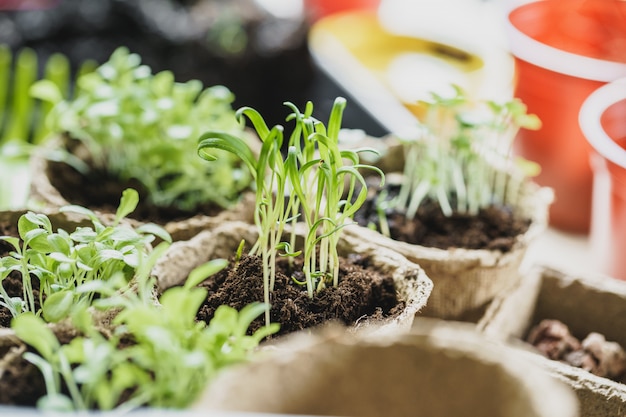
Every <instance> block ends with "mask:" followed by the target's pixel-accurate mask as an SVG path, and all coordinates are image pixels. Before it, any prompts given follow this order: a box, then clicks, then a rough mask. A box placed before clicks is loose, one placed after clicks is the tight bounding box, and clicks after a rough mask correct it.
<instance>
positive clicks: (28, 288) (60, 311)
mask: <svg viewBox="0 0 626 417" xmlns="http://www.w3.org/2000/svg"><path fill="white" fill-rule="evenodd" d="M137 202H138V197H137V192H136V191H135V190H133V189H127V190H125V191H124V192H123V194H122V198H121V200H120V206H119V209H118V212H117V216H116V219H115V223H114V224H113V225H110V226H106V225H104V224H103V223H102V222H101V221H100V220H99V219H98V217H97V216H96V215H95V213H93V212H92V211H91V210H88V209H86V208H84V207H79V206H67V207H65V208H63V209H62V211H64V212H67V211H72V212H75V213H79V214H82V215H85V216H86V217H87V218H89V220H90V221H91V223H92V226H91V227H77V228H76V229H75V230H74V231H72V232H67V231H65V230H63V229H58V230H57V231H54V230H53V227H52V223H51V222H50V219H49V218H48V216H46V215H45V214H39V213H34V212H27V213H26V214H24V215H22V216H20V218H19V220H18V233H19V238H17V237H10V236H2V237H0V239H3V240H5V241H6V242H8V243H9V244H11V246H12V247H13V248H14V251H12V252H11V253H10V254H9V255H7V256H5V257H2V258H0V305H2V306H4V307H6V308H8V309H9V311H10V312H11V314H12V315H13V316H14V317H15V316H18V315H20V314H22V313H25V312H32V313H34V314H37V315H39V314H43V317H44V318H45V319H46V320H47V321H50V322H56V321H60V320H61V319H63V318H65V317H67V316H68V315H69V314H70V312H71V309H72V308H73V307H74V306H75V305H76V304H81V303H85V304H87V305H89V304H90V303H91V301H92V299H93V296H94V292H89V291H85V290H84V285H86V284H87V283H90V282H93V281H98V282H99V281H106V280H107V279H109V278H111V277H113V276H115V275H116V274H122V275H123V276H124V277H125V278H126V280H129V279H130V278H131V277H132V275H133V273H134V271H135V270H136V268H138V267H139V265H140V263H141V262H142V261H143V259H145V258H146V257H147V256H148V253H147V252H148V245H149V243H150V242H152V241H153V240H154V239H155V236H156V234H153V233H152V232H153V231H157V229H158V236H159V237H161V238H165V240H167V239H168V234H167V232H165V231H164V230H162V229H161V228H158V227H157V226H154V225H152V226H150V227H144V228H143V229H142V228H138V229H133V228H131V227H130V226H128V225H124V224H122V223H121V221H122V219H123V218H124V217H125V216H126V215H127V214H129V213H131V212H132V211H133V210H134V209H135V207H136V205H137ZM13 271H17V272H19V273H20V274H21V276H22V285H23V296H22V297H21V298H20V299H16V298H14V297H13V298H12V297H9V295H8V294H7V292H6V290H5V289H4V287H3V285H2V281H3V280H4V279H5V278H6V277H7V276H8V275H9V273H11V272H13ZM33 277H34V278H36V279H37V280H38V282H39V296H38V297H36V296H35V293H34V291H33V284H32V279H33ZM79 288H83V290H82V291H77V289H79Z"/></svg>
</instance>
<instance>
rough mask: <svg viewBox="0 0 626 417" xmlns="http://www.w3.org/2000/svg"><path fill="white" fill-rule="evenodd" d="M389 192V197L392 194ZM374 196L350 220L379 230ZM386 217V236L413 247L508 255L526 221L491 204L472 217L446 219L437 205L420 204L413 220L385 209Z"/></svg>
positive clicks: (462, 215) (524, 229)
mask: <svg viewBox="0 0 626 417" xmlns="http://www.w3.org/2000/svg"><path fill="white" fill-rule="evenodd" d="M393 192H397V191H396V190H392V192H390V195H393V194H392V193H393ZM377 198H378V194H377V192H376V190H375V191H374V192H371V193H370V195H369V196H368V199H367V200H366V202H365V203H364V204H363V206H362V207H361V209H360V210H359V211H358V212H357V214H356V216H355V218H354V220H355V221H356V222H357V223H359V224H360V225H361V226H367V227H372V226H373V227H375V228H376V230H379V231H380V222H379V215H378V212H377V210H376V201H377ZM385 214H386V218H387V222H388V225H389V232H390V237H391V238H392V239H394V240H398V241H402V242H407V243H411V244H415V245H421V246H427V247H433V248H440V249H449V248H465V249H487V250H499V251H502V252H508V251H510V250H511V248H512V247H513V245H514V244H515V241H516V238H517V237H518V236H519V235H521V234H523V233H525V232H526V231H527V230H528V227H529V226H530V219H526V218H520V217H519V216H515V215H514V213H513V210H512V208H511V207H509V206H503V205H491V206H489V207H487V208H484V209H481V210H480V211H479V212H478V213H477V214H476V215H470V214H467V213H459V212H456V211H455V212H453V213H452V215H450V216H446V215H444V214H443V212H442V211H441V207H440V206H439V203H437V202H436V201H433V200H426V201H424V202H423V203H422V204H421V205H420V207H419V209H418V211H417V214H416V215H415V217H414V218H413V219H409V218H407V217H406V216H405V215H404V213H403V212H400V211H398V210H387V211H386V213H385Z"/></svg>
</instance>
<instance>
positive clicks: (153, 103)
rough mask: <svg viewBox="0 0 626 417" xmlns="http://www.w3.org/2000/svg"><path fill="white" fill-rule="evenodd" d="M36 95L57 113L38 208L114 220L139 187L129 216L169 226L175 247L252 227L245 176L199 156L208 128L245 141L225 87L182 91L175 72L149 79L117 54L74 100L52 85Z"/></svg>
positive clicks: (38, 167) (36, 186) (128, 57)
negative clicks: (245, 221) (86, 211)
mask: <svg viewBox="0 0 626 417" xmlns="http://www.w3.org/2000/svg"><path fill="white" fill-rule="evenodd" d="M34 91H36V92H38V93H37V94H38V96H39V98H41V99H42V100H47V101H49V102H53V103H54V104H55V105H54V107H53V109H52V110H51V112H50V114H49V115H48V122H49V125H50V126H51V129H52V131H51V134H52V135H55V139H54V140H52V141H49V142H48V143H46V144H45V145H43V146H41V147H40V149H39V150H38V152H37V153H36V155H35V156H34V157H33V158H32V177H33V178H32V185H31V191H32V193H31V195H32V196H31V198H32V199H33V200H34V201H35V202H40V203H41V204H42V205H44V206H47V207H61V206H64V205H67V204H76V205H80V206H84V207H89V208H91V209H93V210H96V211H100V212H112V211H114V210H115V207H116V204H117V201H116V200H117V198H118V196H119V194H120V192H121V191H122V190H123V189H125V188H128V187H131V188H135V189H137V190H138V192H139V195H140V201H139V206H138V207H137V210H135V211H134V212H133V213H132V214H131V216H132V217H133V218H134V219H136V220H138V221H140V222H151V223H157V224H161V225H163V226H164V227H165V228H166V230H168V232H169V233H170V235H171V236H172V237H173V239H175V240H176V239H182V238H186V237H189V236H191V235H193V234H194V233H195V232H196V231H197V230H199V229H201V228H203V227H207V225H211V224H215V223H219V222H220V221H222V220H224V219H230V218H246V216H248V217H249V218H250V220H251V213H250V212H249V211H246V207H247V206H249V205H246V204H243V203H242V201H245V196H246V195H247V194H246V191H247V190H249V189H250V186H251V182H252V178H251V177H250V175H249V173H248V171H247V170H246V169H245V168H244V167H242V166H241V164H240V163H239V161H237V160H235V158H234V157H231V156H229V155H228V154H227V155H224V156H223V157H222V158H220V159H219V161H218V162H216V163H215V164H206V163H204V162H203V161H202V160H201V159H200V158H198V157H197V155H196V150H195V143H196V140H197V138H198V137H199V136H200V134H201V133H202V132H204V131H205V130H208V129H219V130H223V131H225V132H231V133H237V134H242V135H244V136H245V134H246V133H244V130H243V127H241V126H240V125H239V124H238V122H237V120H236V118H235V113H234V111H233V109H232V108H231V103H232V99H233V96H232V93H231V92H230V91H229V90H228V89H226V88H225V87H221V86H216V87H210V88H207V89H204V90H203V89H202V85H201V84H200V82H198V81H189V82H186V83H177V82H175V81H174V76H173V74H172V73H171V72H169V71H163V72H160V73H158V74H152V72H151V70H150V68H148V67H147V66H145V65H142V64H141V59H140V57H139V56H138V55H136V54H132V53H130V52H129V51H128V50H127V49H125V48H120V49H117V50H116V51H115V52H114V53H113V54H112V55H111V57H110V59H109V61H107V62H106V63H104V64H103V65H101V66H100V67H98V68H97V69H96V70H95V71H94V72H91V73H87V74H84V75H82V76H80V77H79V78H78V80H77V87H76V90H75V93H74V96H73V98H72V99H71V100H64V99H63V95H62V94H61V92H60V91H59V89H58V88H57V87H56V86H55V85H54V84H52V83H50V82H46V81H42V82H40V83H37V84H35V88H34ZM250 141H251V142H252V139H250ZM216 216H217V217H216Z"/></svg>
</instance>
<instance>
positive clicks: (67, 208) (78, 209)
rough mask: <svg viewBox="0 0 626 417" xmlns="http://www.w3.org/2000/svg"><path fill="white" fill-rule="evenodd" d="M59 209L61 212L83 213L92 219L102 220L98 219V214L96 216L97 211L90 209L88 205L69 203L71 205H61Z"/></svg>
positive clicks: (95, 220)
mask: <svg viewBox="0 0 626 417" xmlns="http://www.w3.org/2000/svg"><path fill="white" fill-rule="evenodd" d="M59 211H60V212H61V213H76V214H81V215H83V216H85V217H87V218H89V219H90V220H91V221H94V222H100V220H99V219H98V216H96V213H94V212H93V211H91V210H89V209H88V208H86V207H82V206H78V205H69V206H63V207H61V208H60V209H59Z"/></svg>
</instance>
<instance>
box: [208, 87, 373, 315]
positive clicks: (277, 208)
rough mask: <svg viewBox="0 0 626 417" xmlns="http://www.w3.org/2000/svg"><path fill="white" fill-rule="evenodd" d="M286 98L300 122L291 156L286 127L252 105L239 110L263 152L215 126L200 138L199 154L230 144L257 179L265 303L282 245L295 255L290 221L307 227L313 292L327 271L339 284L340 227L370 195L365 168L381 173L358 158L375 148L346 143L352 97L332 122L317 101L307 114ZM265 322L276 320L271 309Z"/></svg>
mask: <svg viewBox="0 0 626 417" xmlns="http://www.w3.org/2000/svg"><path fill="white" fill-rule="evenodd" d="M286 105H287V106H288V107H289V108H290V109H291V110H292V113H291V114H290V115H289V116H288V118H287V120H288V121H293V122H294V123H295V127H294V130H293V132H292V134H291V135H290V136H289V139H288V143H287V144H286V145H287V155H286V156H284V155H283V154H282V150H283V139H284V136H283V132H284V128H283V127H282V126H274V127H273V128H271V129H270V128H269V127H268V126H267V125H266V123H265V121H264V120H263V117H262V116H261V115H260V114H259V113H258V112H257V111H256V110H254V109H251V108H249V107H244V108H242V109H239V110H238V112H237V116H238V117H239V118H240V119H242V118H243V117H247V118H248V120H249V121H250V122H251V123H252V125H253V126H254V128H255V130H256V132H257V134H258V136H259V137H260V138H261V140H262V146H261V151H260V153H259V155H258V157H257V156H255V155H254V153H253V152H252V151H251V149H250V147H249V146H248V144H247V143H246V142H245V141H244V140H243V139H241V138H239V137H237V136H235V135H231V134H226V133H223V132H216V131H210V132H207V133H205V134H204V135H202V136H201V137H200V139H199V141H198V154H199V155H200V156H201V157H202V158H203V159H205V160H208V161H214V160H215V156H214V155H213V154H212V152H213V151H214V150H215V149H220V150H227V151H229V152H232V153H233V154H235V155H237V156H238V157H239V158H241V159H242V160H243V161H244V163H245V164H246V166H248V167H249V169H250V171H251V172H252V175H253V177H254V178H255V184H256V210H255V224H256V226H257V228H258V230H259V237H258V239H257V241H256V243H255V244H254V246H253V247H252V249H251V250H250V254H252V255H260V256H261V258H262V260H263V277H264V297H265V302H266V303H267V302H269V298H270V292H271V291H273V287H274V280H275V273H276V271H275V263H276V255H277V254H278V253H279V251H280V250H287V251H288V253H287V254H288V255H295V254H296V253H297V248H296V240H295V234H292V235H291V237H290V239H289V242H282V241H281V239H282V238H283V232H284V230H285V226H286V225H287V224H288V223H294V224H295V222H296V221H298V220H299V219H300V220H301V221H303V222H304V223H305V224H306V226H307V229H308V233H307V235H306V238H305V242H304V247H303V248H302V253H303V254H304V267H303V270H304V274H305V277H306V284H307V291H308V294H309V296H310V297H313V295H314V292H315V291H316V289H317V290H319V289H322V288H324V286H325V285H326V284H327V281H328V280H327V277H330V282H331V283H332V284H333V285H336V284H337V282H338V275H339V257H338V254H337V244H338V240H339V237H340V232H341V229H342V228H343V227H344V226H345V225H347V224H349V223H350V220H351V219H352V218H353V216H354V213H355V212H356V211H357V210H358V209H359V207H360V206H361V205H362V204H363V203H364V201H365V198H366V196H367V186H366V183H365V180H364V178H363V176H362V174H361V173H360V170H362V169H372V170H375V171H376V172H378V173H379V174H380V175H381V177H382V172H381V171H380V170H378V169H377V168H374V167H371V166H367V165H364V164H360V163H359V152H362V151H369V150H368V149H362V150H340V149H339V145H338V136H339V130H340V127H341V119H342V115H343V110H344V108H345V105H346V101H345V99H343V98H337V100H335V103H334V105H333V108H332V110H331V114H330V117H329V121H328V124H327V126H328V127H326V126H325V125H324V124H323V123H322V122H320V121H319V120H317V119H315V118H314V117H313V116H312V113H313V104H312V103H310V102H309V103H307V105H306V107H305V111H304V113H301V112H300V111H299V110H298V109H297V107H296V106H295V105H293V104H292V103H286ZM346 184H348V185H347V187H346ZM357 189H358V190H359V191H358V192H357ZM294 230H295V229H294ZM266 322H267V323H269V312H268V313H266Z"/></svg>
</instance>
